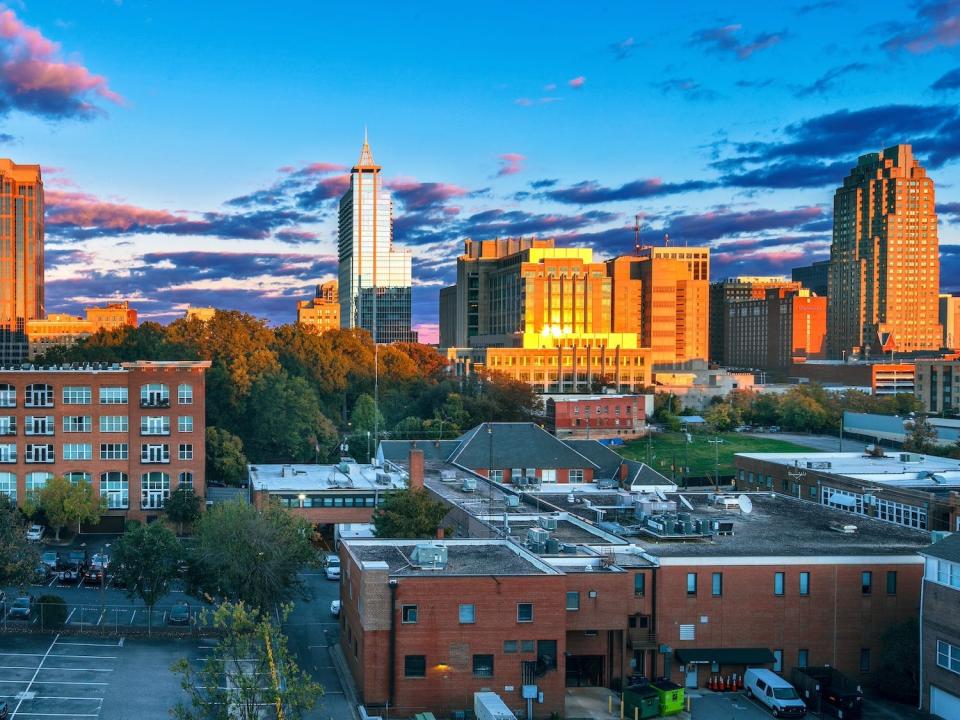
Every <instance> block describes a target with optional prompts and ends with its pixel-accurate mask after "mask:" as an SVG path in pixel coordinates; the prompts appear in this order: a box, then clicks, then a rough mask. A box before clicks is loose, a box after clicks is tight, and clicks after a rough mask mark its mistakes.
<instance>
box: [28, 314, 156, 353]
mask: <svg viewBox="0 0 960 720" xmlns="http://www.w3.org/2000/svg"><path fill="white" fill-rule="evenodd" d="M83 312H84V317H79V316H77V315H67V314H66V313H49V314H47V316H46V317H45V318H43V319H37V320H28V321H27V341H28V343H29V354H30V357H31V358H34V357H36V356H37V355H39V354H41V353H44V352H46V351H47V350H49V349H50V348H52V347H57V346H60V345H73V344H74V343H76V342H77V341H78V340H80V339H82V338H85V337H90V336H91V335H93V334H94V333H96V332H98V331H100V330H116V329H117V328H120V327H137V311H136V310H135V309H134V308H132V307H130V303H129V302H126V301H124V302H119V303H109V304H107V305H104V306H102V307H100V306H93V307H87V308H84V310H83Z"/></svg>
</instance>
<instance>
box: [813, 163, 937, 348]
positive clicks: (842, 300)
mask: <svg viewBox="0 0 960 720" xmlns="http://www.w3.org/2000/svg"><path fill="white" fill-rule="evenodd" d="M934 208H935V205H934V185H933V180H931V179H930V178H929V177H927V173H926V170H925V169H924V168H923V167H921V166H920V164H919V163H918V162H917V160H916V159H915V158H914V156H913V151H912V149H911V147H910V146H909V145H895V146H893V147H890V148H887V149H886V150H884V151H883V152H880V153H869V154H867V155H862V156H861V157H860V158H859V159H858V160H857V165H856V167H855V168H853V169H852V170H851V171H850V174H849V175H848V176H847V177H846V178H844V180H843V185H842V186H841V187H840V188H838V189H837V191H836V194H835V195H834V202H833V244H832V246H831V248H830V286H829V292H828V295H829V303H828V318H827V320H828V326H827V332H828V346H829V352H830V354H831V356H832V357H836V358H841V357H845V356H846V355H848V354H850V353H851V352H857V351H860V350H861V349H865V348H868V347H870V348H873V349H874V350H875V351H879V350H881V349H883V350H896V351H897V352H907V353H909V352H914V351H918V350H919V351H922V350H937V349H939V348H940V346H941V343H942V336H943V329H942V327H941V326H940V321H939V318H938V293H939V287H940V256H939V242H938V239H937V214H936V210H935V209H934Z"/></svg>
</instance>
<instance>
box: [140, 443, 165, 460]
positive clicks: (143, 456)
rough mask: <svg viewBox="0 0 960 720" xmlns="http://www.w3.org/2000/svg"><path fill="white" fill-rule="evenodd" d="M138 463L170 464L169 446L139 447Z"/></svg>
mask: <svg viewBox="0 0 960 720" xmlns="http://www.w3.org/2000/svg"><path fill="white" fill-rule="evenodd" d="M140 462H142V463H168V462H170V446H169V445H141V446H140Z"/></svg>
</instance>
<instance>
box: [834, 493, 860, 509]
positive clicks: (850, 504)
mask: <svg viewBox="0 0 960 720" xmlns="http://www.w3.org/2000/svg"><path fill="white" fill-rule="evenodd" d="M828 502H829V503H830V504H832V505H842V506H843V507H847V508H850V509H851V510H852V509H853V508H855V507H857V500H856V498H852V497H850V496H849V495H841V494H840V493H833V495H831V496H830V500H828Z"/></svg>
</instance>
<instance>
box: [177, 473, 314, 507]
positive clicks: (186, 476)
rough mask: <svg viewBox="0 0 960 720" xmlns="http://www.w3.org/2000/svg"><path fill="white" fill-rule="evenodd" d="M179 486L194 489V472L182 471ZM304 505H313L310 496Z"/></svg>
mask: <svg viewBox="0 0 960 720" xmlns="http://www.w3.org/2000/svg"><path fill="white" fill-rule="evenodd" d="M177 487H182V488H190V489H191V490H192V489H193V473H192V472H182V473H180V478H179V484H178V486H177ZM304 507H312V503H311V501H310V498H307V501H306V503H304Z"/></svg>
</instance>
